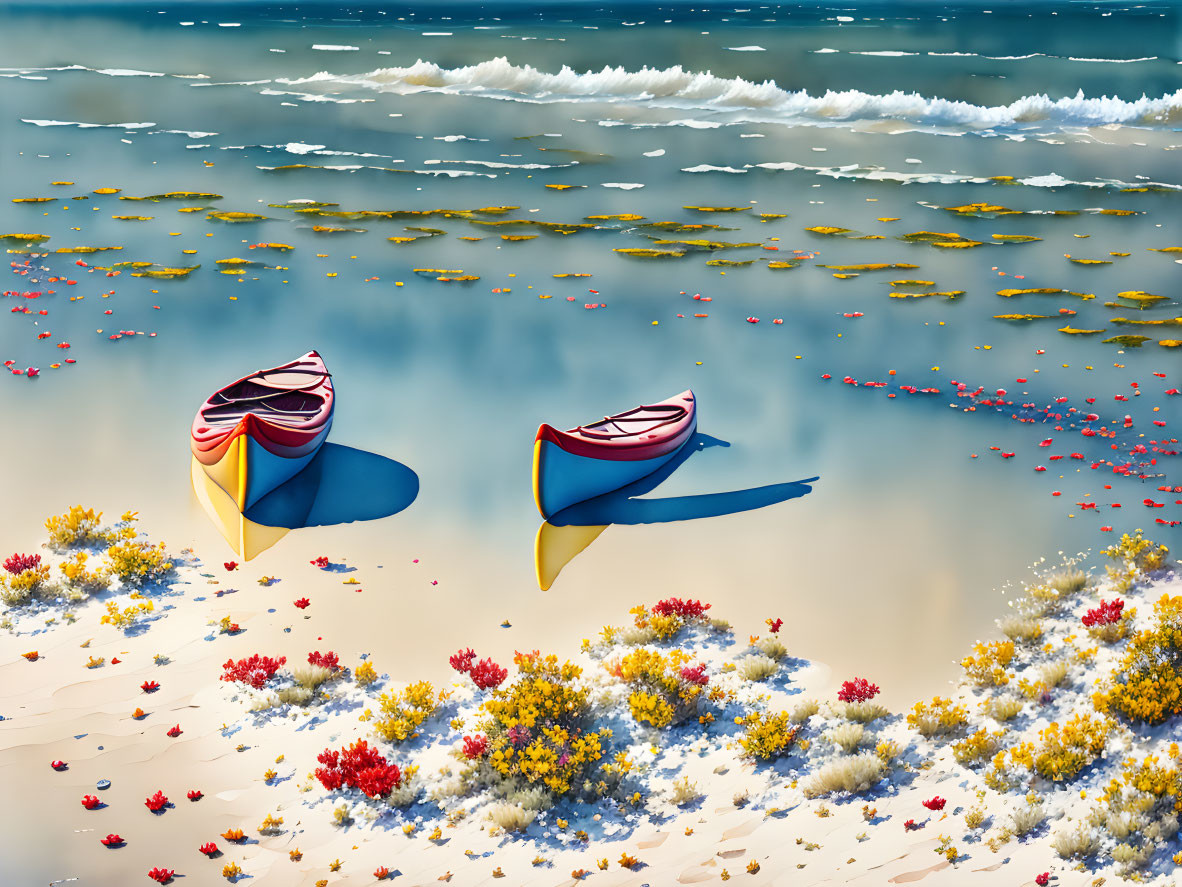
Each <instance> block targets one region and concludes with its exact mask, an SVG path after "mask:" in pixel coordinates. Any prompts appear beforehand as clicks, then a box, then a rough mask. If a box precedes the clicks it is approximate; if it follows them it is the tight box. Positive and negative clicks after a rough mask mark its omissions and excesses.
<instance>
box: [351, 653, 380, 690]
mask: <svg viewBox="0 0 1182 887" xmlns="http://www.w3.org/2000/svg"><path fill="white" fill-rule="evenodd" d="M377 679H378V672H377V669H375V668H374V667H373V663H372V662H370V661H369V660H368V659H367V660H365V661H364V662H362V663H361V664H360V665H358V666H357V667H356V668H355V669H353V680H354V681H356V682H357V686H359V687H368V686H369V685H370V684H373V683H374V682H375V681H377Z"/></svg>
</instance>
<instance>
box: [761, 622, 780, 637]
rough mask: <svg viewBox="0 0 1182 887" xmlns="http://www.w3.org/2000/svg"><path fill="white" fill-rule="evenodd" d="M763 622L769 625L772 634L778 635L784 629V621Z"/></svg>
mask: <svg viewBox="0 0 1182 887" xmlns="http://www.w3.org/2000/svg"><path fill="white" fill-rule="evenodd" d="M763 621H764V622H766V623H767V629H768V631H770V632H771V633H772V634H777V633H778V632H779V631H780V629H781V628H783V627H784V620H783V619H765V620H763Z"/></svg>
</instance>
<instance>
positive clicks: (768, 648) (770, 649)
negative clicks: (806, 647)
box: [753, 636, 788, 662]
mask: <svg viewBox="0 0 1182 887" xmlns="http://www.w3.org/2000/svg"><path fill="white" fill-rule="evenodd" d="M753 646H754V647H755V649H756V650H758V651H759V652H760V653H762V654H763V655H764V656H767V657H768V658H769V659H774V660H775V661H776V662H779V661H780V660H781V659H783V658H784V657H786V656H787V655H788V648H787V647H785V646H784V645H783V644H782V643H781V642H780V639H779V638H777V637H771V636H769V637H763V638H760V639H759V640H758V641H756V642H755V643H754V644H753Z"/></svg>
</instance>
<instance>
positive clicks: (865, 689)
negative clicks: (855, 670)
mask: <svg viewBox="0 0 1182 887" xmlns="http://www.w3.org/2000/svg"><path fill="white" fill-rule="evenodd" d="M879 692H880V690H879V687H878V684H872V683H870V682H869V681H868V680H866V679H865V678H854V679H853V680H852V681H844V682H843V683H842V685H841V689H840V690H838V691H837V698H838V699H839V700H840V701H842V702H869V701H870V700H871V699H873V698H874V697H875V696H877V695H878V694H879Z"/></svg>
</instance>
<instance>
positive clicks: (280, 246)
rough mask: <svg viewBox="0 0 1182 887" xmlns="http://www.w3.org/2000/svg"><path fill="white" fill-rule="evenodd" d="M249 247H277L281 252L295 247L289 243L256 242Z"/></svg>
mask: <svg viewBox="0 0 1182 887" xmlns="http://www.w3.org/2000/svg"><path fill="white" fill-rule="evenodd" d="M251 249H277V250H280V251H282V252H287V251H288V250H293V249H295V247H294V246H292V245H291V244H289V243H256V244H254V245H253V246H251Z"/></svg>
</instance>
